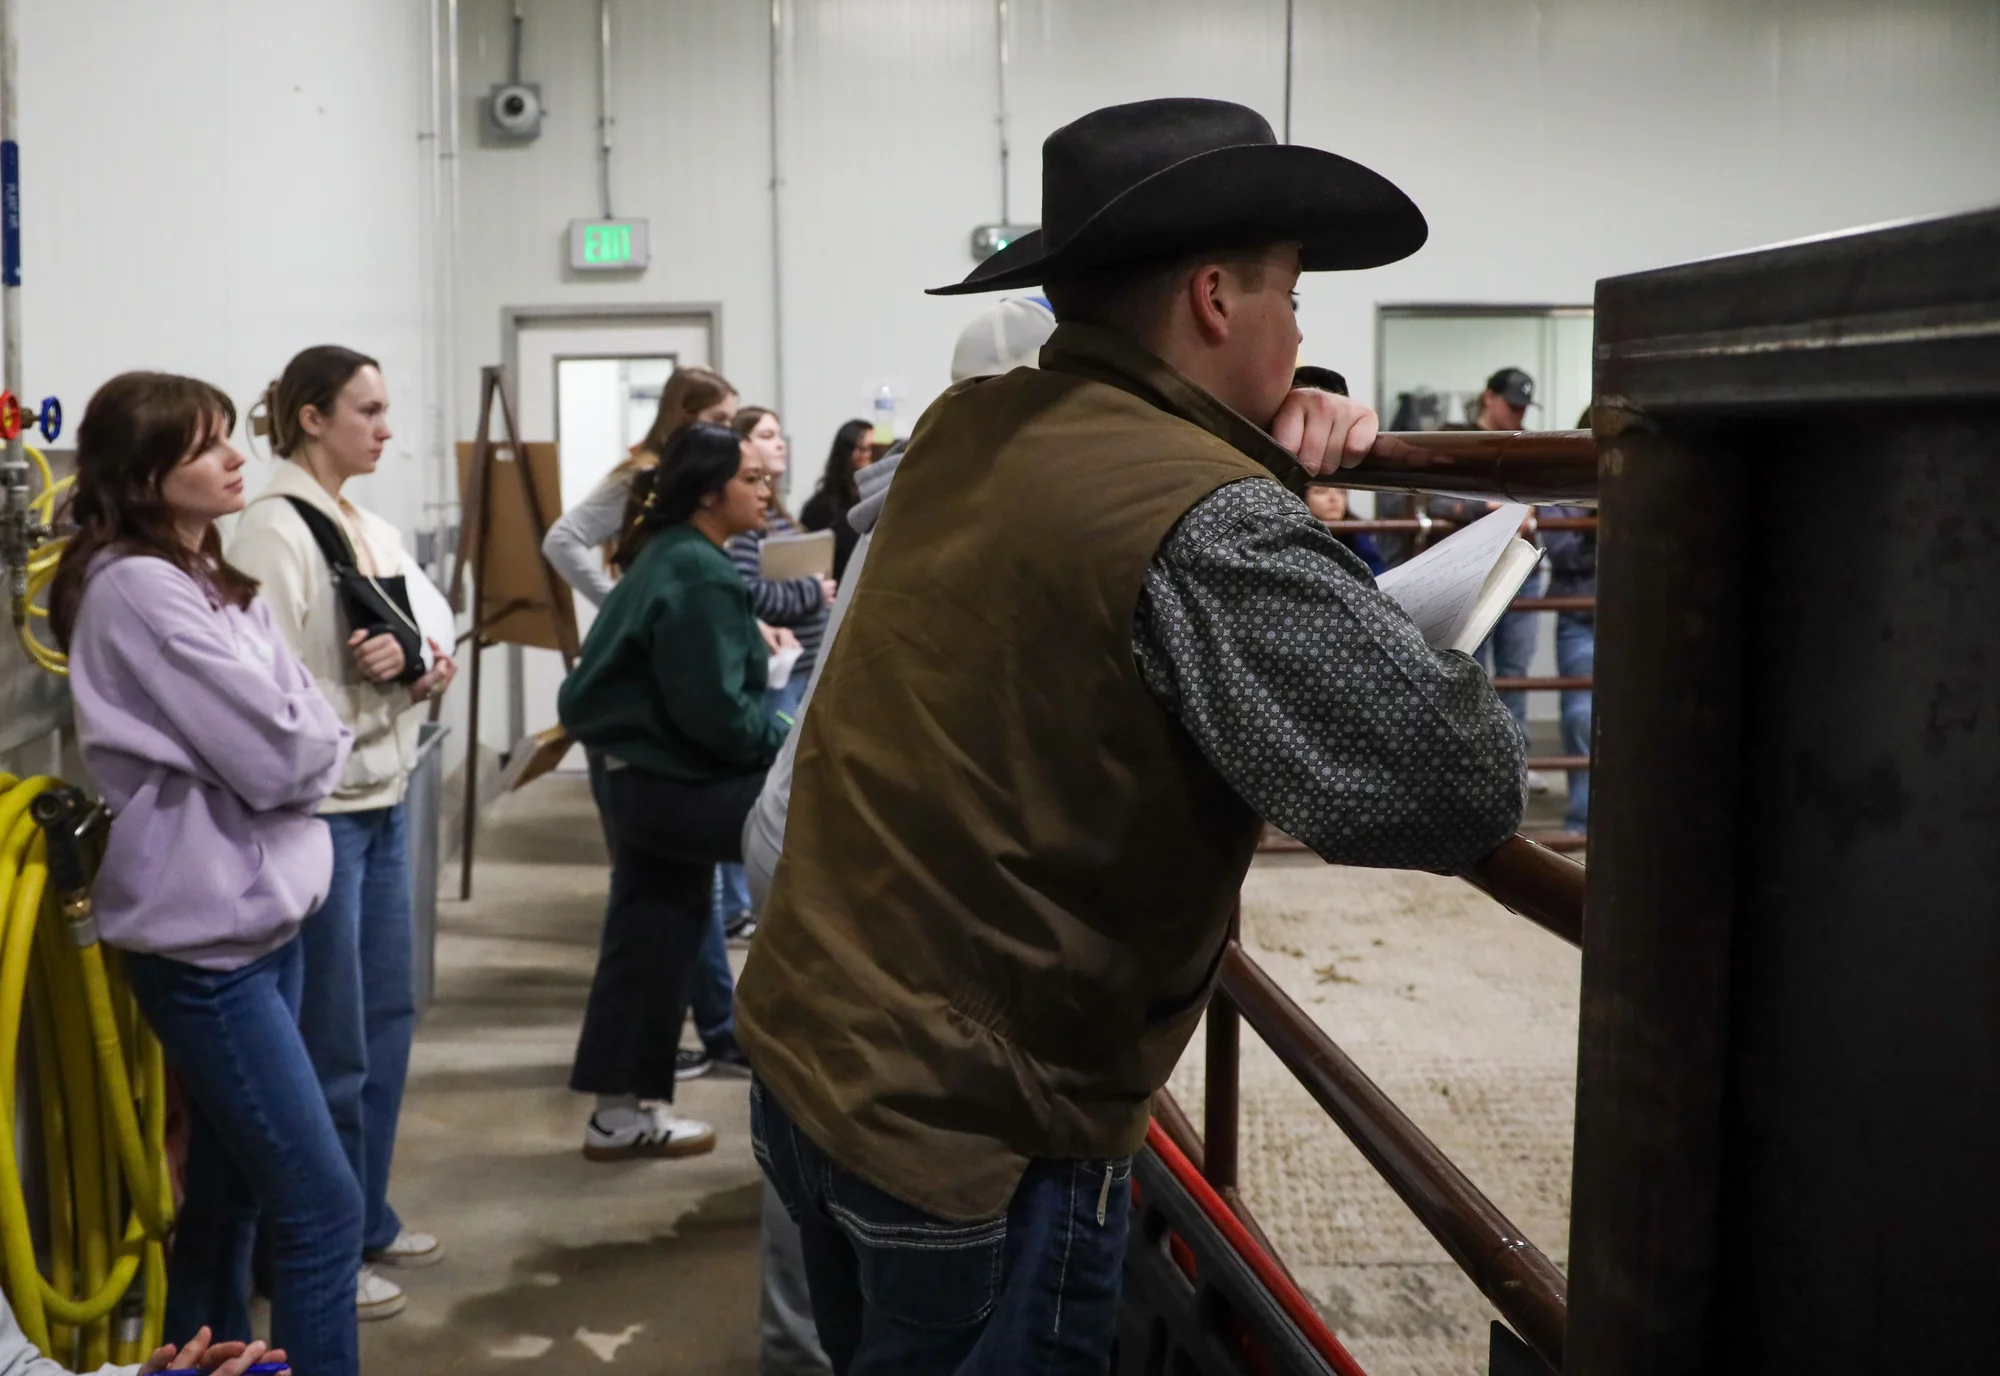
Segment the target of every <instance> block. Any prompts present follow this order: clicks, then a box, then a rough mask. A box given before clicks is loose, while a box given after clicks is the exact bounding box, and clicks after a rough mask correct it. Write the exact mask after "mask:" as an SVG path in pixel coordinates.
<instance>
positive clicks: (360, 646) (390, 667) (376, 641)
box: [347, 631, 403, 683]
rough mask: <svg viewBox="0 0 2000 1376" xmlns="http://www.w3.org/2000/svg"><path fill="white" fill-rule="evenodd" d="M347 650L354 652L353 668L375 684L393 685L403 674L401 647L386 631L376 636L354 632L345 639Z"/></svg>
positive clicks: (364, 632)
mask: <svg viewBox="0 0 2000 1376" xmlns="http://www.w3.org/2000/svg"><path fill="white" fill-rule="evenodd" d="M347 648H348V649H350V650H352V651H354V663H355V666H356V667H357V668H359V669H360V670H361V672H362V673H363V674H366V675H367V676H368V677H369V678H371V679H373V680H375V682H377V683H393V682H395V681H396V675H398V674H400V673H402V672H403V647H402V646H401V645H400V644H398V643H397V640H396V637H394V636H393V635H390V634H389V633H388V632H387V631H384V632H382V633H381V634H380V635H377V636H370V635H369V634H368V632H366V631H356V632H355V633H354V634H353V635H351V636H349V637H347Z"/></svg>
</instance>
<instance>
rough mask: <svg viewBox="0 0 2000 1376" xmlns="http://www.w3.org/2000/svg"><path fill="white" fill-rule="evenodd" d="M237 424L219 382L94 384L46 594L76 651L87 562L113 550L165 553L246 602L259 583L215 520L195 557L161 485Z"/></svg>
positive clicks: (166, 378)
mask: <svg viewBox="0 0 2000 1376" xmlns="http://www.w3.org/2000/svg"><path fill="white" fill-rule="evenodd" d="M235 428H236V406H235V404H234V403H233V402H231V401H230V400H229V398H228V396H227V395H226V394H224V393H223V392H222V390H221V389H220V388H217V387H212V386H210V385H209V384H208V383H206V382H202V381H200V380H199V379H196V378H191V377H180V376H177V375H176V374H173V373H121V374H119V375H118V376H117V377H114V378H112V379H111V381H109V382H107V383H105V384H104V385H103V386H102V387H100V388H98V389H97V395H95V396H93V397H92V398H91V399H90V404H89V405H88V406H86V407H84V410H83V420H82V421H81V422H79V423H78V425H77V427H76V490H75V493H74V495H73V496H72V497H71V498H70V503H69V514H70V519H71V520H73V521H74V522H75V523H76V526H77V530H76V533H75V534H74V535H72V536H70V537H69V544H68V545H67V546H65V547H64V549H63V555H62V563H61V565H60V566H59V567H58V568H57V569H56V578H55V585H54V587H52V588H51V589H50V591H49V622H50V625H51V626H52V627H53V629H54V630H55V633H56V643H57V644H58V645H61V646H62V647H63V648H64V649H65V650H67V649H68V648H69V638H70V633H71V632H72V631H73V630H75V629H76V611H77V608H78V606H80V605H81V604H82V602H83V591H84V584H85V580H86V579H87V578H88V577H89V575H90V563H91V560H93V559H95V558H96V557H97V556H98V555H99V554H100V553H102V552H103V551H104V550H107V549H115V550H119V551H121V552H123V553H127V554H136V555H146V556H148V557H151V558H154V559H164V560H166V561H167V562H168V563H169V564H172V565H173V566H174V567H175V568H177V569H179V570H180V571H181V572H183V573H185V574H187V576H188V577H190V578H192V579H194V580H195V582H197V583H199V584H201V585H203V586H204V587H206V588H207V589H208V590H209V592H210V596H211V597H219V598H220V599H221V600H222V601H223V602H225V603H230V604H233V605H235V606H237V607H248V606H249V605H250V599H251V598H253V597H255V596H256V595H257V580H256V579H254V578H252V577H251V576H250V575H249V574H247V573H244V572H243V571H242V570H240V569H238V568H236V567H234V566H233V565H231V564H230V563H229V561H227V560H226V559H224V558H223V557H222V537H221V535H220V534H218V533H217V532H216V529H215V527H214V526H213V525H210V526H209V528H208V533H207V534H206V535H204V536H202V541H201V550H200V552H199V553H197V552H196V551H194V550H191V549H189V548H188V547H187V546H186V545H185V544H183V543H182V542H181V538H180V535H179V533H178V532H177V531H176V530H175V529H174V517H173V512H172V511H171V510H170V509H169V508H168V506H167V502H166V499H165V498H164V497H162V496H161V495H160V483H161V482H162V480H164V479H165V478H166V476H167V474H169V473H171V472H173V471H174V469H175V468H176V467H177V466H178V465H179V464H180V462H181V461H182V460H183V459H186V458H189V457H191V456H193V455H195V454H199V453H200V452H201V451H202V450H204V449H206V448H208V446H209V445H211V444H214V443H215V442H216V441H218V440H220V439H224V438H226V437H227V436H228V434H229V432H230V431H232V430H234V429H235Z"/></svg>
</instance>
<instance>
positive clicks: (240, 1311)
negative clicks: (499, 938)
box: [125, 939, 361, 1376]
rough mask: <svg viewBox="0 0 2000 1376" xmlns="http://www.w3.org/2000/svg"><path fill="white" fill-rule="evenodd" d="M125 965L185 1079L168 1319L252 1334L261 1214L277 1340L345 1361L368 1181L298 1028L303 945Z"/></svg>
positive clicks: (302, 1356) (320, 1361) (322, 1371)
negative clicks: (253, 1266) (221, 960)
mask: <svg viewBox="0 0 2000 1376" xmlns="http://www.w3.org/2000/svg"><path fill="white" fill-rule="evenodd" d="M125 970H126V975H127V977H128V979H129V981H130V983H131V986H132V995H133V997H134V998H135V999H136V1000H137V1001H138V1004H139V1009H140V1011H141V1012H142V1013H144V1014H145V1016H146V1021H147V1022H148V1023H150V1024H151V1025H152V1028H153V1031H154V1033H155V1034H156V1035H157V1036H158V1037H159V1039H160V1045H161V1046H162V1047H163V1048H165V1050H166V1056H167V1062H168V1064H170V1065H171V1066H173V1068H174V1072H175V1073H176V1074H177V1075H178V1076H179V1077H180V1081H181V1085H182V1088H183V1089H184V1090H185V1091H186V1094H187V1113H188V1153H187V1170H186V1185H187V1196H186V1199H185V1201H184V1202H183V1203H182V1205H181V1212H180V1221H179V1225H178V1227H177V1228H176V1230H175V1233H174V1245H173V1252H172V1255H171V1258H170V1259H169V1261H168V1263H167V1316H166V1325H167V1326H166V1331H167V1332H168V1333H169V1334H171V1335H173V1336H174V1338H175V1339H176V1341H180V1340H184V1339H185V1338H186V1337H187V1336H188V1335H190V1334H192V1333H193V1332H194V1331H195V1330H196V1329H198V1328H200V1327H201V1326H202V1325H203V1324H207V1325H208V1326H209V1327H210V1328H211V1329H213V1330H214V1331H215V1336H216V1337H217V1338H219V1339H223V1340H225V1341H246V1342H247V1341H248V1340H249V1339H250V1337H251V1336H252V1334H251V1331H250V1310H249V1298H250V1253H251V1245H252V1242H253V1241H254V1239H255V1237H256V1234H257V1231H258V1228H259V1226H260V1224H261V1227H262V1229H263V1235H264V1237H265V1239H266V1243H267V1245H268V1247H269V1251H270V1263H271V1275H270V1287H271V1341H272V1343H273V1344H274V1345H275V1346H278V1347H282V1348H284V1349H285V1352H286V1354H287V1356H288V1358H289V1359H290V1361H291V1364H292V1370H293V1371H295V1372H297V1373H298V1376H352V1373H353V1372H355V1371H357V1370H358V1369H359V1368H360V1355H359V1351H358V1343H357V1339H356V1336H355V1317H354V1273H355V1271H356V1270H357V1269H358V1268H359V1266H360V1264H361V1190H360V1187H359V1186H358V1185H357V1184H356V1183H355V1179H354V1172H353V1170H352V1169H351V1168H350V1167H349V1165H348V1161H347V1156H346V1154H345V1153H344V1152H343V1151H342V1150H341V1143H340V1137H339V1135H338V1134H337V1133H336V1132H335V1131H334V1126H333V1116H332V1114H331V1113H329V1112H328V1111H327V1104H326V1097H325V1095H323V1094H322V1093H321V1092H320V1089H319V1083H318V1081H317V1079H316V1078H315V1076H314V1074H313V1065H312V1061H311V1059H310V1058H309V1057H308V1056H307V1055H306V1048H305V1043H304V1041H303V1040H301V1038H300V1036H299V1023H298V1012H299V988H300V984H301V982H302V979H303V976H304V970H305V951H304V948H303V947H302V946H301V945H300V943H299V942H298V941H297V940H296V939H294V940H292V941H288V942H286V943H285V944H284V945H283V946H280V947H279V948H278V949H277V950H275V951H273V952H271V954H269V955H267V956H265V957H263V958H262V959H260V960H255V961H252V962H251V963H250V964H248V965H245V966H243V967H242V968H241V969H237V970H227V971H216V970H203V969H199V968H197V967H195V966H193V965H187V964H183V963H182V962H180V961H178V960H170V959H168V958H166V957H164V956H148V955H128V956H127V957H126V959H125Z"/></svg>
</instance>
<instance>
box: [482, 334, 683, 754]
mask: <svg viewBox="0 0 2000 1376" xmlns="http://www.w3.org/2000/svg"><path fill="white" fill-rule="evenodd" d="M712 348H713V339H712V335H711V321H710V318H709V317H707V316H705V315H701V316H696V315H685V316H677V315H661V316H659V317H655V318H650V319H645V318H642V319H634V318H633V317H631V316H618V317H611V318H607V319H605V320H604V321H603V322H602V323H595V322H588V321H579V320H577V319H576V318H575V317H569V318H566V319H564V320H563V321H561V322H560V323H550V324H546V325H542V324H535V323H533V322H532V321H524V322H523V323H522V325H521V327H520V329H519V332H518V333H517V335H516V350H515V358H516V359H517V361H518V372H517V376H516V379H515V387H516V389H517V397H516V405H517V406H518V407H519V408H520V410H519V413H518V417H517V419H518V420H519V422H520V426H521V438H522V439H523V440H525V441H528V442H529V443H534V442H536V441H550V440H553V441H555V442H556V443H557V444H558V445H559V446H560V463H561V473H562V504H563V508H564V509H565V510H567V509H568V508H569V507H570V506H572V505H574V504H575V503H576V502H578V501H581V500H582V499H583V498H584V497H586V496H588V495H589V494H590V492H591V491H592V490H593V489H594V488H596V486H597V485H598V483H599V482H601V481H603V479H604V476H605V475H606V474H607V473H609V472H610V471H611V470H612V469H613V468H615V467H617V466H618V464H619V463H620V462H621V461H623V459H624V458H625V455H626V453H627V451H629V450H630V448H631V447H632V446H633V445H635V444H637V443H638V442H639V440H640V439H641V438H643V437H644V435H645V433H646V430H647V428H648V427H649V426H650V425H651V424H652V417H653V412H654V411H655V410H657V409H658V406H659V399H660V389H661V386H662V385H663V384H664V383H665V382H666V380H667V377H668V376H669V375H670V374H671V373H672V372H673V370H674V369H675V368H676V367H687V366H695V367H709V366H712V365H711V362H710V360H711V357H712ZM575 601H576V613H577V631H578V633H579V634H587V633H588V632H589V630H590V623H591V622H592V621H593V620H594V619H595V616H596V610H595V608H593V607H592V606H591V605H590V603H589V602H587V601H585V600H584V599H583V598H582V597H578V598H576V599H575ZM517 653H518V656H519V660H518V663H519V665H520V673H519V677H518V678H517V679H515V680H514V686H515V689H516V691H515V692H514V693H512V694H510V697H511V698H512V703H513V704H514V705H513V707H512V710H510V711H509V714H508V715H509V718H510V720H509V721H508V722H507V723H506V726H507V733H506V734H505V735H504V736H503V737H502V738H503V739H507V740H514V741H518V740H519V739H520V738H521V737H522V735H524V734H526V733H531V732H536V731H540V730H542V729H543V728H545V727H548V726H552V725H554V724H555V721H556V691H557V689H559V688H560V687H561V686H562V680H563V664H562V656H561V655H559V654H557V653H556V652H555V651H553V650H540V649H535V648H532V647H524V648H520V649H518V650H517ZM510 677H512V676H511V675H510ZM481 715H482V716H484V715H485V714H484V713H482V714H481ZM490 725H494V726H497V725H499V723H497V722H494V723H490ZM563 767H564V768H565V769H568V770H574V771H578V772H581V771H582V769H583V767H584V762H583V752H582V751H580V750H577V751H572V752H570V758H569V759H567V760H566V761H564V763H563Z"/></svg>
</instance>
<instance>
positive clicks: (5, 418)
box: [0, 392, 21, 440]
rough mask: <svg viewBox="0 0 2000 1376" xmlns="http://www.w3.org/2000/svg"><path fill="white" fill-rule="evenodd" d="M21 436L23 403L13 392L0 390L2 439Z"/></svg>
mask: <svg viewBox="0 0 2000 1376" xmlns="http://www.w3.org/2000/svg"><path fill="white" fill-rule="evenodd" d="M20 437H21V403H20V402H18V401H16V400H15V399H14V394H13V393H12V392H0V440H15V439H19V438H20Z"/></svg>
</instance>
